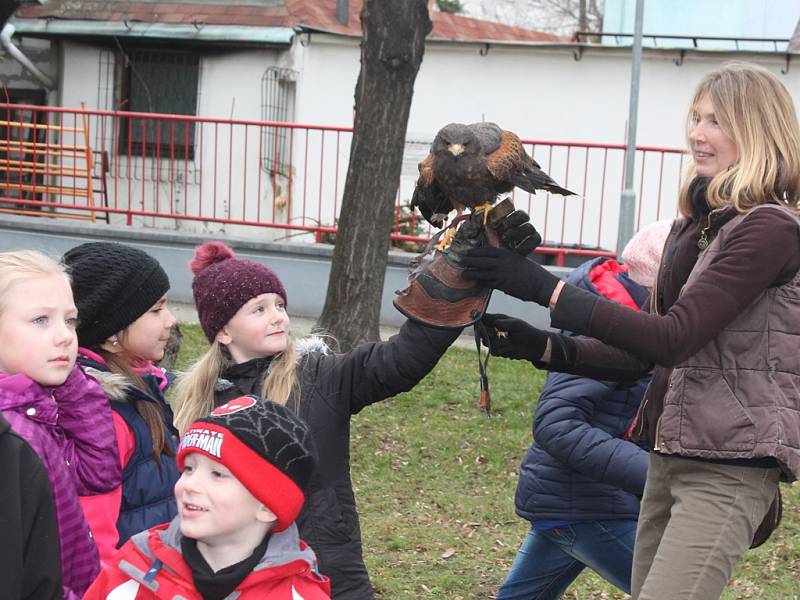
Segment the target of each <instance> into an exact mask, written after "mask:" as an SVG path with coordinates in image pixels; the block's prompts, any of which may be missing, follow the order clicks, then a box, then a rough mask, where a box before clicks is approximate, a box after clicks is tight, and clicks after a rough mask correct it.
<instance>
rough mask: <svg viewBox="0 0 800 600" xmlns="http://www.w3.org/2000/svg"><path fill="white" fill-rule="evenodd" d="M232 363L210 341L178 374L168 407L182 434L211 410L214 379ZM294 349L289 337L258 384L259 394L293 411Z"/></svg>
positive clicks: (219, 346)
mask: <svg viewBox="0 0 800 600" xmlns="http://www.w3.org/2000/svg"><path fill="white" fill-rule="evenodd" d="M233 364H234V363H233V361H232V360H231V358H230V354H229V353H228V350H227V349H226V348H225V346H224V344H221V343H219V342H218V341H216V340H215V341H214V342H212V344H211V347H210V348H209V349H208V351H206V353H205V354H203V356H201V357H200V358H199V359H198V360H197V362H195V363H194V365H192V367H191V368H190V369H189V370H188V371H187V372H186V373H184V374H182V375H180V376H179V377H178V381H177V382H176V384H175V394H174V396H173V398H172V402H171V403H170V404H171V405H172V410H173V412H174V414H175V420H174V424H175V428H176V429H177V430H178V431H179V432H180V433H181V435H183V433H184V432H185V431H186V429H187V428H188V427H189V425H191V424H192V423H193V422H194V421H195V420H196V419H198V418H199V417H203V416H205V415H207V414H208V413H210V412H211V411H212V410H214V392H215V390H216V385H217V380H218V379H219V378H220V376H221V375H222V373H223V372H224V371H225V370H226V369H227V368H228V367H230V366H232V365H233ZM296 367H297V352H296V350H295V345H294V342H293V341H292V339H291V338H289V340H288V342H287V344H286V349H285V350H284V351H283V352H280V353H278V354H276V355H275V357H274V358H273V359H272V361H271V362H270V366H269V371H268V375H267V377H266V378H265V379H264V383H263V384H262V386H261V392H260V395H261V396H262V397H264V398H269V399H270V400H272V401H274V402H277V403H278V404H283V405H287V404H289V402H290V400H291V401H292V404H293V405H292V406H290V408H291V409H292V410H293V411H294V412H295V413H296V412H297V411H298V406H297V403H298V402H299V394H298V393H296V392H297V390H295V388H296V386H297V375H296Z"/></svg>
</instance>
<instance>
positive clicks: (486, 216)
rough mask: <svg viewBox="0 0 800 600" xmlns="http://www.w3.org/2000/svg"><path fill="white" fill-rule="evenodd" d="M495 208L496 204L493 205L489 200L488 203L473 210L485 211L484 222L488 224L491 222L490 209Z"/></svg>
mask: <svg viewBox="0 0 800 600" xmlns="http://www.w3.org/2000/svg"><path fill="white" fill-rule="evenodd" d="M493 208H494V206H492V205H491V204H489V203H488V202H487V203H486V204H481V205H480V206H476V207H475V208H474V209H473V210H474V211H475V212H483V224H484V225H486V223H488V222H489V211H490V210H492V209H493Z"/></svg>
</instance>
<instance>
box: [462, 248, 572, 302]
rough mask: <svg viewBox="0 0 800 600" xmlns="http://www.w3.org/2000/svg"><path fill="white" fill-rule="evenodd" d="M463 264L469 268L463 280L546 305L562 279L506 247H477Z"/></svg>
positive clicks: (466, 257)
mask: <svg viewBox="0 0 800 600" xmlns="http://www.w3.org/2000/svg"><path fill="white" fill-rule="evenodd" d="M460 263H461V266H463V267H465V268H466V270H465V271H464V272H463V273H462V274H461V276H462V277H463V278H464V279H467V280H470V281H476V282H478V283H479V284H480V285H484V286H486V287H490V288H494V289H497V290H502V291H503V292H505V293H506V294H508V295H509V296H514V297H515V298H519V299H520V300H526V301H527V300H530V301H533V302H536V303H537V304H539V305H541V306H544V307H547V306H548V305H549V304H550V297H551V296H552V295H553V291H554V290H555V289H556V285H558V282H559V281H560V280H559V278H558V277H556V276H555V275H553V274H552V273H550V272H549V271H548V270H547V269H545V268H544V267H543V266H541V265H539V264H537V263H535V262H533V261H532V260H529V259H527V258H525V257H523V256H520V255H519V254H517V253H516V252H512V251H511V250H506V249H505V248H492V247H488V246H483V247H480V248H474V249H472V250H470V251H469V252H467V253H466V255H465V256H464V257H463V258H462V259H461V261H460Z"/></svg>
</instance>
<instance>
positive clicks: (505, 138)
mask: <svg viewBox="0 0 800 600" xmlns="http://www.w3.org/2000/svg"><path fill="white" fill-rule="evenodd" d="M486 167H487V168H488V169H489V172H490V173H491V174H492V175H493V176H494V177H495V178H496V179H498V180H499V181H501V182H506V183H508V184H509V185H510V186H511V187H518V188H522V189H523V190H525V191H526V192H530V193H531V194H535V193H536V190H547V191H548V192H553V193H554V194H561V195H562V196H573V195H574V192H571V191H569V190H568V189H566V188H563V187H561V186H560V185H558V184H557V183H556V182H555V181H554V180H553V179H552V178H551V177H550V176H549V175H548V174H547V173H545V172H544V171H542V169H541V167H540V166H539V163H537V162H536V161H535V160H533V159H532V158H531V157H530V156H528V153H527V152H525V147H524V146H523V145H522V142H521V141H520V139H519V137H517V135H516V134H514V133H512V132H511V131H503V134H502V137H501V140H500V147H499V148H498V149H497V150H495V151H494V152H492V153H491V154H490V155H488V156H487V157H486Z"/></svg>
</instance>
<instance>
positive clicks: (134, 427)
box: [63, 242, 180, 562]
mask: <svg viewBox="0 0 800 600" xmlns="http://www.w3.org/2000/svg"><path fill="white" fill-rule="evenodd" d="M63 262H64V264H65V265H66V266H67V268H68V269H69V272H70V275H71V277H72V291H73V294H74V297H75V305H76V306H77V307H78V319H79V324H78V343H79V345H80V350H79V356H78V361H79V362H80V364H81V365H83V367H84V368H85V369H86V371H87V372H88V373H90V374H91V375H92V376H94V377H95V379H97V380H98V381H99V382H100V384H101V385H102V386H103V388H104V389H105V391H106V394H107V395H108V397H109V400H111V407H112V409H113V418H114V428H115V431H116V435H117V444H118V447H119V456H120V460H121V462H122V467H123V475H122V485H121V486H120V487H119V488H117V489H116V490H114V491H113V492H111V493H110V494H106V495H103V496H92V497H85V498H81V504H82V505H83V509H84V513H85V515H86V520H87V521H88V522H89V525H90V527H91V529H92V534H93V536H94V539H95V541H96V543H97V547H98V550H99V551H100V558H101V560H103V562H108V560H109V559H110V558H111V557H112V556H113V555H114V553H115V551H116V549H117V548H118V547H120V546H121V545H122V544H123V543H124V542H125V541H127V539H128V538H129V537H131V536H132V535H133V534H136V533H138V532H140V531H144V530H146V529H149V528H150V527H153V526H155V525H158V524H161V523H165V522H167V521H170V520H171V519H172V518H173V517H174V516H175V514H176V505H175V498H174V494H173V488H174V485H175V482H176V481H177V480H178V477H180V473H179V471H178V468H177V465H176V462H175V449H176V447H177V442H178V436H177V432H176V430H175V429H174V428H173V426H172V411H171V410H170V408H169V406H168V405H167V403H166V400H165V399H164V390H165V389H166V387H167V385H168V384H169V381H170V380H169V379H168V378H167V376H166V374H165V372H164V371H163V370H162V369H159V368H158V367H156V366H155V365H154V364H153V363H154V361H158V360H160V359H161V358H162V357H163V355H164V348H165V346H166V343H167V340H168V339H169V335H170V329H171V328H172V326H173V325H174V324H175V317H173V316H172V314H171V313H170V311H169V309H168V308H167V291H168V290H169V279H168V278H167V274H166V273H165V272H164V269H162V268H161V265H159V264H158V261H156V260H155V259H154V258H153V257H152V256H150V255H149V254H147V253H145V252H142V251H141V250H138V249H136V248H133V247H130V246H125V245H123V244H117V243H111V242H92V243H88V244H82V245H80V246H77V247H75V248H73V249H71V250H69V251H68V252H67V253H66V254H65V255H64V258H63Z"/></svg>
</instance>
